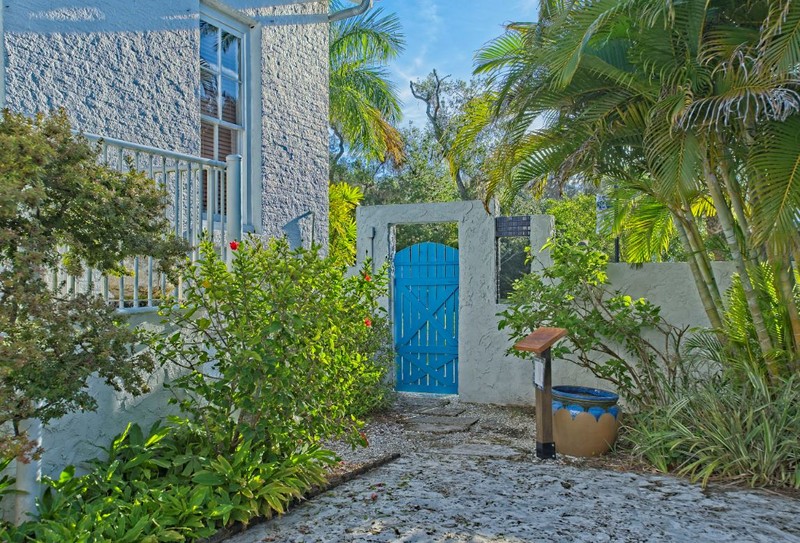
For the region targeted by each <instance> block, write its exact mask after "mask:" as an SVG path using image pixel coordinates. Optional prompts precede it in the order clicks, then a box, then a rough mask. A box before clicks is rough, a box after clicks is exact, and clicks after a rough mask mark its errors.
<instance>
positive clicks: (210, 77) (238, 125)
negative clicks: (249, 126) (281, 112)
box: [200, 11, 245, 210]
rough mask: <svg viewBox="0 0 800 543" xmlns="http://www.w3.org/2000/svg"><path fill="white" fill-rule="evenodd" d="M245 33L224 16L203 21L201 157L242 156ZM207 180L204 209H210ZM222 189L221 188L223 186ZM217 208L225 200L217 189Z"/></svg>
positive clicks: (243, 138) (205, 181)
mask: <svg viewBox="0 0 800 543" xmlns="http://www.w3.org/2000/svg"><path fill="white" fill-rule="evenodd" d="M243 46H244V31H243V30H242V29H237V28H235V27H234V26H233V25H231V24H229V23H226V22H223V20H222V17H221V16H220V18H219V19H217V17H216V16H214V15H211V14H209V13H206V12H205V11H204V12H202V13H201V19H200V156H202V157H204V158H210V159H213V160H220V161H224V160H225V158H226V157H227V156H228V155H232V154H242V150H243V143H244V141H245V115H244V111H243V104H244V103H245V100H244V89H245V87H244V62H243V58H244V55H243ZM207 182H208V180H207V179H206V178H205V175H204V178H203V208H204V210H206V209H207V208H208V202H207V189H206V186H207ZM220 188H221V187H220ZM223 190H224V189H223ZM215 192H216V194H217V195H218V198H217V202H216V203H217V206H218V207H217V209H221V206H222V205H223V202H224V199H223V196H222V190H219V189H217V190H216V191H215Z"/></svg>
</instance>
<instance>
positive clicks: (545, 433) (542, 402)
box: [514, 328, 567, 460]
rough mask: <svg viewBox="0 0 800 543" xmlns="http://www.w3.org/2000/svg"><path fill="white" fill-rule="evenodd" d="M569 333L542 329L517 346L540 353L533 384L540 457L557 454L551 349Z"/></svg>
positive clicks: (551, 456) (537, 450)
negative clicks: (554, 439) (554, 437)
mask: <svg viewBox="0 0 800 543" xmlns="http://www.w3.org/2000/svg"><path fill="white" fill-rule="evenodd" d="M566 335H567V331H566V330H564V329H563V328H538V329H536V330H534V331H533V332H532V333H531V334H529V335H528V336H527V337H525V338H524V339H522V340H521V341H519V342H518V343H517V344H516V345H514V348H515V349H516V350H518V351H525V352H531V353H535V354H537V355H539V357H540V360H537V361H536V363H535V365H534V371H533V384H534V388H535V389H536V456H537V457H539V458H542V459H545V460H546V459H551V458H555V457H556V445H555V442H554V441H553V379H552V368H551V366H552V358H551V352H550V348H551V347H552V346H553V344H555V342H556V341H558V340H559V339H561V338H563V337H564V336H566Z"/></svg>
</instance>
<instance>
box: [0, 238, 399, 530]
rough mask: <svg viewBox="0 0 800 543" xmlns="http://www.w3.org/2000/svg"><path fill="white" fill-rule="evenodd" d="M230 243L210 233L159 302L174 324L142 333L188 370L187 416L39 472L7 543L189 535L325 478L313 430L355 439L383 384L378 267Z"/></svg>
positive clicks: (182, 390)
mask: <svg viewBox="0 0 800 543" xmlns="http://www.w3.org/2000/svg"><path fill="white" fill-rule="evenodd" d="M231 251H232V253H233V254H234V258H233V262H232V264H231V265H230V267H229V266H228V265H227V264H226V263H225V262H224V261H223V260H222V259H221V258H220V257H219V255H218V254H217V251H216V248H215V247H214V245H213V244H212V243H211V242H209V241H206V242H203V244H202V245H201V251H200V253H201V257H202V258H201V260H199V261H198V262H197V264H196V265H193V266H191V267H189V268H188V269H187V270H186V272H185V274H184V276H183V283H182V284H183V288H184V295H185V298H184V301H183V302H182V303H180V304H175V305H169V306H165V307H164V308H163V309H162V312H161V313H162V315H163V318H164V320H165V324H166V325H168V326H169V329H170V330H172V331H171V332H170V333H166V334H163V335H158V336H153V337H152V338H151V347H152V349H153V354H154V357H155V359H156V360H157V361H158V362H159V363H160V364H161V365H170V364H177V365H178V366H181V367H182V368H183V370H184V373H183V374H182V375H181V376H180V377H178V378H177V379H175V380H174V381H173V382H171V383H169V384H168V386H169V387H170V388H171V389H172V390H173V391H174V392H175V400H174V401H175V403H176V404H178V407H179V408H180V412H181V415H180V416H175V417H171V418H170V419H169V421H167V422H165V423H163V424H157V425H156V426H154V427H153V428H151V429H150V430H149V432H144V431H143V430H142V429H141V428H140V427H139V426H137V425H135V424H132V425H130V426H129V427H128V428H127V429H126V431H125V432H123V434H121V435H120V436H118V437H117V438H116V439H115V440H114V442H113V443H112V444H111V445H110V447H109V448H108V449H107V450H106V455H105V457H104V458H103V459H101V460H97V461H95V462H94V463H93V464H92V468H91V470H90V472H89V473H88V474H86V475H81V476H78V475H76V473H75V469H74V468H67V469H66V470H65V471H64V472H63V473H62V475H61V477H60V478H59V479H58V480H53V481H47V485H48V488H47V490H46V492H45V494H44V496H43V497H42V499H41V500H40V504H39V510H38V518H37V519H35V520H32V521H31V522H28V523H26V524H23V525H22V526H20V527H19V528H11V527H9V526H6V527H5V528H3V527H0V535H2V536H3V538H4V540H9V541H14V542H28V541H44V542H49V541H52V542H56V541H86V542H101V541H108V542H124V541H130V542H139V541H146V542H156V541H195V540H197V539H199V538H203V537H207V536H209V535H212V534H213V533H215V532H216V531H217V530H219V529H220V528H222V527H225V526H229V525H231V524H232V523H234V522H242V523H247V522H248V521H250V520H251V519H252V518H254V517H257V516H262V517H269V516H271V515H273V514H276V513H281V512H283V511H284V510H285V509H286V507H287V505H288V504H289V503H290V502H291V501H292V500H296V499H301V498H302V495H303V494H304V493H305V492H307V491H308V490H309V489H310V488H311V487H312V486H315V485H319V484H321V483H322V482H323V481H324V473H325V468H326V467H328V466H330V465H331V464H333V463H334V462H335V460H336V459H335V457H334V455H333V454H332V453H331V452H330V451H327V450H324V449H321V448H320V447H319V445H318V443H319V441H320V440H321V439H323V438H328V437H342V436H343V437H347V438H349V439H350V441H351V443H353V444H354V446H355V445H358V444H360V443H363V438H362V437H361V435H360V433H359V431H358V430H359V428H360V424H361V423H360V421H359V417H361V416H362V415H364V414H366V413H367V412H370V411H372V410H375V409H379V408H380V407H382V406H383V405H385V403H386V402H387V401H388V398H389V396H388V395H389V392H390V389H389V388H388V386H387V385H386V384H385V382H384V377H385V375H386V370H387V368H388V367H389V364H391V361H392V360H393V358H392V355H391V352H390V350H388V349H387V345H388V346H390V344H387V338H388V337H389V336H388V334H389V329H388V324H387V319H386V315H385V314H384V311H383V310H382V309H381V308H380V306H379V304H378V298H379V297H380V296H383V295H385V293H386V281H387V279H386V273H385V270H379V271H378V272H377V273H374V274H373V273H372V271H371V269H370V267H369V264H367V265H366V266H365V267H364V268H363V269H362V271H361V273H359V274H356V275H353V276H347V275H346V274H345V271H344V269H343V268H342V267H340V266H336V265H335V261H334V259H332V258H325V259H323V258H320V257H319V255H318V252H317V249H316V248H315V249H313V250H305V249H297V250H292V249H290V248H289V246H288V244H287V243H286V242H285V241H283V240H275V241H271V242H269V243H264V242H262V241H261V240H258V239H255V238H254V239H250V240H247V241H245V242H232V244H231ZM98 519H102V521H100V520H98ZM3 529H5V530H6V531H5V532H3V531H2V530H3Z"/></svg>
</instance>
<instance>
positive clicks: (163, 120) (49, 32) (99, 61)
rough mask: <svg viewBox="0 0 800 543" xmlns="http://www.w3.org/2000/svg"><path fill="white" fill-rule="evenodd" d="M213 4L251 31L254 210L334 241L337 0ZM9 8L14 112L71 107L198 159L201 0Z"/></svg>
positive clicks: (304, 237) (271, 227)
mask: <svg viewBox="0 0 800 543" xmlns="http://www.w3.org/2000/svg"><path fill="white" fill-rule="evenodd" d="M205 5H206V6H208V7H211V8H214V9H217V10H218V11H221V12H222V13H223V14H226V15H228V16H230V17H233V18H238V19H240V20H241V21H242V23H243V24H244V26H245V27H247V28H249V31H248V40H249V43H250V49H249V51H250V53H249V57H250V58H249V59H248V62H247V64H248V68H249V72H250V78H249V80H250V84H249V85H248V89H249V90H250V95H251V98H250V100H249V101H248V103H249V107H250V114H249V115H248V119H247V125H248V130H249V140H250V141H249V142H248V144H247V145H246V147H247V151H246V153H245V157H246V162H245V164H244V169H245V173H246V174H247V176H248V184H247V186H248V187H249V189H248V190H249V191H250V192H251V193H252V205H251V206H250V207H249V208H248V209H245V210H244V216H245V217H246V218H249V219H251V221H252V224H253V225H254V226H255V228H256V229H257V230H259V231H263V233H265V234H267V235H270V236H281V235H284V234H285V235H287V236H288V237H289V238H290V239H291V240H292V241H293V242H295V243H299V242H300V241H304V242H306V243H308V242H309V241H310V239H311V230H310V229H311V225H312V224H314V225H315V232H314V239H315V241H317V242H322V243H325V242H327V213H328V194H327V185H328V132H327V126H328V124H327V123H328V23H327V15H326V14H327V1H326V0H297V1H292V0H263V1H258V2H253V1H252V0H230V1H229V2H225V3H222V2H217V1H216V0H210V1H209V2H208V3H206V4H205ZM2 10H3V13H2V20H3V26H4V30H3V44H4V47H5V52H6V57H5V58H6V71H5V78H4V82H5V85H6V105H7V106H8V107H9V108H11V109H12V110H15V111H20V112H24V113H35V112H46V111H50V110H53V109H56V108H62V107H63V108H65V109H66V110H67V112H68V113H69V116H70V118H71V119H72V121H73V122H74V124H75V126H76V127H77V128H80V129H81V130H84V131H86V132H94V133H98V134H101V135H104V136H108V137H112V138H119V139H123V140H128V141H133V142H136V143H141V144H145V145H151V146H154V147H159V148H164V149H169V150H174V151H180V152H184V153H189V154H193V155H197V154H199V152H200V112H199V98H198V87H199V80H200V68H199V60H198V55H199V53H198V50H199V22H198V21H199V16H200V2H199V1H198V0H170V1H169V2H165V1H163V0H111V1H109V0H78V1H71V2H53V1H52V0H17V1H15V2H4V3H3V4H2ZM308 212H312V213H311V214H309V215H307V216H306V217H305V218H300V217H301V216H302V215H304V214H306V213H308Z"/></svg>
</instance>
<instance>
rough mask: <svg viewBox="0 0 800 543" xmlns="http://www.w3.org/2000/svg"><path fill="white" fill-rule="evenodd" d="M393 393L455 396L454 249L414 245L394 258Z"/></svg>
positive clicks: (455, 265) (456, 252)
mask: <svg viewBox="0 0 800 543" xmlns="http://www.w3.org/2000/svg"><path fill="white" fill-rule="evenodd" d="M394 339H395V353H396V360H397V390H399V391H402V392H428V393H434V394H457V393H458V249H454V248H452V247H448V246H447V245H442V244H439V243H420V244H417V245H412V246H411V247H407V248H406V249H403V250H402V251H399V252H398V253H397V254H396V255H395V258H394Z"/></svg>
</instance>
